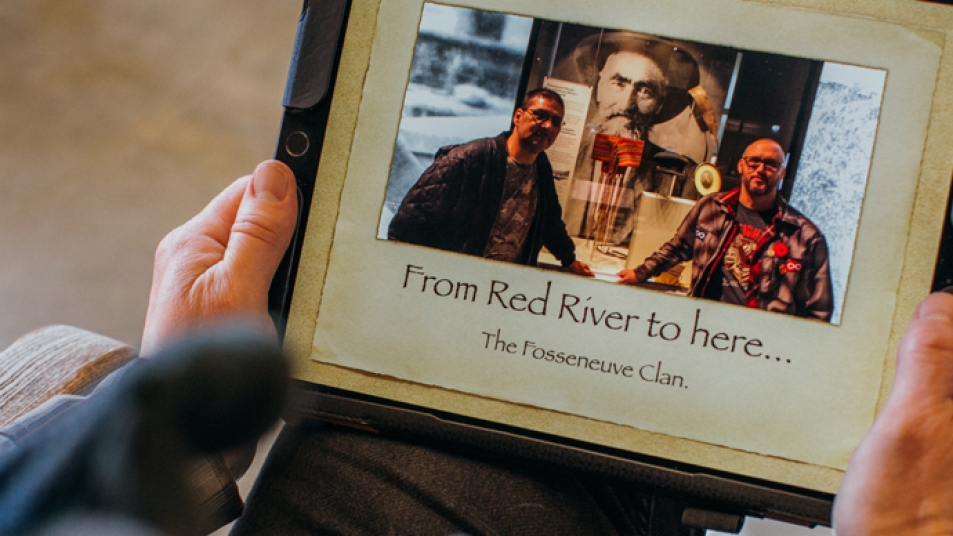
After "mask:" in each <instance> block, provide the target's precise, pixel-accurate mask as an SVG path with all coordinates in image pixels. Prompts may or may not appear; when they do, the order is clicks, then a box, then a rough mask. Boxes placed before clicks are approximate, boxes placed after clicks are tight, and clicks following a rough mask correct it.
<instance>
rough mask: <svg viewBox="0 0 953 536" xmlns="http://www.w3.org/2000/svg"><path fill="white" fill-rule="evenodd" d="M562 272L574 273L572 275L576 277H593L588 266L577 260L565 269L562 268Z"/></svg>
mask: <svg viewBox="0 0 953 536" xmlns="http://www.w3.org/2000/svg"><path fill="white" fill-rule="evenodd" d="M563 271H565V272H571V273H574V274H576V275H584V276H586V277H592V276H593V273H592V269H590V268H589V265H588V264H586V263H584V262H582V261H581V260H579V259H576V260H574V261H572V264H570V265H569V266H566V267H565V268H563Z"/></svg>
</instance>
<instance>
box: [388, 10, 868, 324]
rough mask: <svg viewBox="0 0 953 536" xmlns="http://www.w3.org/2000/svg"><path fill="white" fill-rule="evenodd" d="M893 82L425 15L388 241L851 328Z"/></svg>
mask: <svg viewBox="0 0 953 536" xmlns="http://www.w3.org/2000/svg"><path fill="white" fill-rule="evenodd" d="M885 78H886V72H885V71H884V70H881V69H872V68H867V67H860V66H855V65H848V64H844V63H837V62H831V61H824V60H821V59H805V58H800V57H793V56H785V55H782V54H777V53H768V52H759V51H756V50H743V49H738V48H732V47H725V46H716V45H710V44H705V43H698V42H693V41H687V40H681V39H668V38H665V37H662V36H657V35H648V34H644V33H634V32H629V31H621V30H615V29H611V28H600V27H592V26H585V25H580V24H570V23H562V22H556V21H551V20H545V19H540V18H531V17H520V16H515V15H508V14H503V13H497V12H491V11H484V10H479V9H468V8H461V7H453V6H445V5H439V4H431V3H426V4H424V10H423V14H422V17H421V22H420V26H419V30H418V36H417V42H416V47H415V51H414V57H413V63H412V66H411V71H410V76H409V82H408V84H407V87H406V92H405V94H404V99H403V109H402V114H401V119H400V125H399V130H398V135H397V142H396V146H395V148H394V154H393V159H392V161H391V167H390V176H389V180H388V185H387V191H386V197H385V199H384V203H383V208H382V212H381V221H380V225H379V227H378V229H377V233H378V235H377V236H378V238H379V239H388V238H389V239H391V240H397V241H400V242H405V243H410V244H417V245H424V246H429V247H434V248H438V249H444V250H447V251H453V252H457V253H465V254H469V255H474V256H479V257H484V258H491V259H497V260H503V261H508V262H514V263H519V264H524V265H527V266H534V267H540V268H549V269H564V270H570V271H575V272H576V273H581V274H582V275H584V276H589V275H590V274H589V273H588V272H591V277H593V279H596V280H601V281H607V282H610V283H616V284H624V283H631V284H632V285H633V286H637V287H641V288H648V289H652V290H657V291H660V292H666V293H669V294H673V295H687V296H693V297H698V298H702V299H710V300H715V301H721V302H726V303H733V304H737V305H741V306H746V307H751V308H757V309H763V310H768V311H775V312H781V313H786V314H791V315H796V316H801V317H805V318H811V319H816V320H820V321H824V322H830V323H833V324H839V323H840V317H841V314H842V310H843V304H844V299H845V295H846V291H847V282H848V276H849V274H850V267H851V261H852V258H853V253H854V242H855V238H856V229H857V224H858V221H859V218H860V214H861V209H862V202H863V199H864V193H865V188H866V184H867V176H868V170H869V167H870V160H871V154H872V150H873V144H874V138H875V134H876V130H877V126H878V121H879V114H880V106H881V101H882V94H883V89H884V83H885ZM541 88H542V89H545V90H549V91H550V92H554V93H556V94H557V95H558V96H559V98H558V100H559V101H560V102H558V103H551V102H550V101H552V100H553V99H552V98H551V93H547V92H545V91H544V92H542V93H540V94H539V95H537V97H536V99H535V100H532V99H531V102H530V101H528V102H524V100H526V99H525V98H526V95H527V94H533V93H532V92H534V91H538V90H539V89H541ZM547 95H549V96H547ZM538 103H542V105H540V104H538ZM524 104H526V105H527V110H521V109H520V106H522V105H524ZM540 106H542V108H540ZM553 106H555V108H553ZM543 108H545V109H543ZM554 114H555V115H556V117H549V115H554ZM517 115H519V116H521V117H522V121H523V123H524V124H525V125H528V126H527V127H526V129H525V130H526V135H525V137H526V138H532V137H533V136H536V137H542V138H545V139H544V140H543V142H542V144H543V145H545V149H544V150H543V151H540V152H539V157H538V159H537V160H536V161H534V162H533V163H532V164H531V165H526V164H525V163H520V162H516V161H515V160H514V159H513V158H512V155H511V154H510V152H511V151H509V150H508V149H507V139H506V138H507V136H508V134H509V133H510V132H514V131H512V130H511V129H512V128H513V126H514V123H513V120H514V117H516V116H517ZM540 115H542V116H545V117H544V118H540ZM555 123H558V124H555ZM517 126H518V125H517ZM515 132H516V133H519V132H520V128H516V129H515ZM530 141H532V139H530ZM527 143H529V142H527ZM535 143H536V147H535V149H539V148H540V147H539V145H540V142H538V141H537V142H535ZM535 149H533V150H535ZM530 152H533V151H532V150H531V151H530ZM478 159H482V161H481V162H482V163H480V164H477V163H476V161H477V160H478ZM573 260H575V261H576V263H573V262H572V261H573ZM580 263H582V264H583V265H584V266H585V268H584V269H581V270H580V269H579V264H580Z"/></svg>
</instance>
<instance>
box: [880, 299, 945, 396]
mask: <svg viewBox="0 0 953 536" xmlns="http://www.w3.org/2000/svg"><path fill="white" fill-rule="evenodd" d="M951 358H953V295H950V294H948V293H946V292H937V293H934V294H931V295H930V296H928V297H927V298H926V299H925V300H923V302H922V303H921V304H920V306H919V307H918V308H917V310H916V312H915V313H914V316H913V320H911V321H910V325H909V326H908V327H907V331H906V333H905V334H904V336H903V339H902V340H901V341H900V348H899V350H898V352H897V372H896V378H895V380H894V392H895V393H896V394H897V396H899V397H901V398H903V399H905V400H906V399H919V400H921V401H923V400H924V399H925V398H926V399H929V400H930V401H936V400H943V399H948V398H950V397H953V360H951ZM891 398H893V397H891Z"/></svg>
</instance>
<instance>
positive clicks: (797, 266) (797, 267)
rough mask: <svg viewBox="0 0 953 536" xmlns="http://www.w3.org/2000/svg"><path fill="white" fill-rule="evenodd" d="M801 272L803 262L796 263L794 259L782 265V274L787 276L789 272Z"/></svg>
mask: <svg viewBox="0 0 953 536" xmlns="http://www.w3.org/2000/svg"><path fill="white" fill-rule="evenodd" d="M800 271H801V261H796V260H794V259H788V260H786V261H784V264H782V265H781V274H782V275H783V274H786V273H788V272H800Z"/></svg>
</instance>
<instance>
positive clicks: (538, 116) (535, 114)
mask: <svg viewBox="0 0 953 536" xmlns="http://www.w3.org/2000/svg"><path fill="white" fill-rule="evenodd" d="M526 112H527V113H528V114H529V116H530V117H531V118H532V119H533V122H535V123H536V124H537V125H542V124H543V123H545V122H547V121H549V123H550V124H551V125H553V127H555V128H560V127H562V126H563V118H562V116H561V115H556V114H551V113H549V112H547V111H546V110H539V109H537V110H530V109H528V108H527V110H526Z"/></svg>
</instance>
